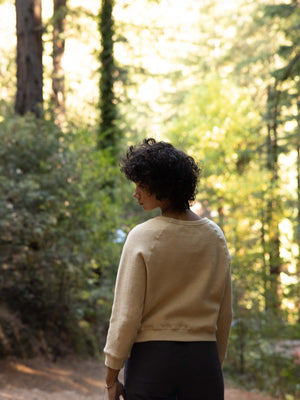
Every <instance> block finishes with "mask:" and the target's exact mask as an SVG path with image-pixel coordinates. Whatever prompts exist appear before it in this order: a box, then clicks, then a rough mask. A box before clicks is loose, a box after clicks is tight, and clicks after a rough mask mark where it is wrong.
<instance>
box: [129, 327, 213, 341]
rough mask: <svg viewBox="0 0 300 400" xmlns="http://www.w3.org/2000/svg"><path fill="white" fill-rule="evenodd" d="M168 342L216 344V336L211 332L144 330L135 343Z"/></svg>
mask: <svg viewBox="0 0 300 400" xmlns="http://www.w3.org/2000/svg"><path fill="white" fill-rule="evenodd" d="M152 340H167V341H176V342H201V341H203V342H215V341H216V335H215V334H214V333H210V332H188V331H184V330H171V329H159V330H144V331H141V332H139V333H138V335H137V338H136V339H135V342H148V341H152Z"/></svg>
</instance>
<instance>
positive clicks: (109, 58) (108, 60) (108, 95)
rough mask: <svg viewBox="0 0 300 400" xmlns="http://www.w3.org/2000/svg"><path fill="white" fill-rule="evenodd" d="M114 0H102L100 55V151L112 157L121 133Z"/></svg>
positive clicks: (115, 151) (115, 152) (98, 145)
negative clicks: (117, 95) (117, 93)
mask: <svg viewBox="0 0 300 400" xmlns="http://www.w3.org/2000/svg"><path fill="white" fill-rule="evenodd" d="M113 6H114V0H102V4H101V10H100V15H99V31H100V35H101V45H102V50H101V53H100V64H101V66H100V70H101V79H100V102H99V103H100V104H99V106H100V126H99V133H98V143H97V147H98V149H109V150H110V152H111V154H112V155H116V154H117V153H118V150H117V148H118V141H119V131H118V128H117V125H116V121H117V115H118V113H117V101H116V98H115V93H114V82H115V76H116V68H115V62H114V51H113V47H114V41H113V35H114V20H113Z"/></svg>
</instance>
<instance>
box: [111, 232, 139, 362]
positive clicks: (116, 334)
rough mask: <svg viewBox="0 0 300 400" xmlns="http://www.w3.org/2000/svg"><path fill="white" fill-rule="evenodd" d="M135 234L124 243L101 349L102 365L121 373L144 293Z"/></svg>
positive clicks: (130, 234) (137, 321) (128, 352)
mask: <svg viewBox="0 0 300 400" xmlns="http://www.w3.org/2000/svg"><path fill="white" fill-rule="evenodd" d="M137 239H138V238H137V237H136V234H134V233H133V231H131V232H130V233H129V235H128V238H127V240H126V242H125V245H124V248H123V251H122V255H121V259H120V265H119V270H118V274H117V279H116V287H115V296H114V302H113V308H112V314H111V318H110V325H109V330H108V334H107V339H106V345H105V348H104V353H105V365H106V366H108V367H110V368H113V369H121V368H122V367H123V366H124V363H125V360H126V359H127V358H128V357H129V355H130V351H131V347H132V345H133V343H134V341H135V338H136V336H137V332H138V329H139V327H140V325H141V319H142V314H143V307H144V298H145V290H146V266H145V262H144V257H143V255H142V252H141V250H138V247H139V246H138V245H137V241H138V240H137Z"/></svg>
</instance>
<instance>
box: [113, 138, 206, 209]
mask: <svg viewBox="0 0 300 400" xmlns="http://www.w3.org/2000/svg"><path fill="white" fill-rule="evenodd" d="M121 172H123V173H124V174H125V176H126V178H127V179H129V180H130V181H133V182H135V183H140V184H142V185H144V186H145V187H146V188H147V189H148V190H149V192H150V193H151V194H153V193H154V194H155V195H156V198H157V199H158V200H164V199H168V200H169V201H170V202H171V205H172V207H174V209H176V210H178V211H179V210H180V211H182V210H186V209H188V208H189V202H190V201H193V200H195V196H196V192H197V183H198V178H199V175H200V168H199V167H198V165H197V164H196V163H195V161H194V159H193V158H192V157H190V156H188V155H187V154H185V153H184V152H183V151H181V150H178V149H176V148H175V147H174V146H172V145H171V144H170V143H166V142H157V141H156V140H155V139H153V138H150V139H144V141H143V142H142V143H141V144H139V145H137V146H130V147H129V149H128V151H127V153H126V156H125V157H124V158H123V159H122V160H121Z"/></svg>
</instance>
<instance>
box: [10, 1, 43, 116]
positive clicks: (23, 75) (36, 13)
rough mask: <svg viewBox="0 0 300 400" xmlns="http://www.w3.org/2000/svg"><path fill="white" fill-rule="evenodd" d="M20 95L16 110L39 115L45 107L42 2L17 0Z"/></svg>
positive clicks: (17, 96)
mask: <svg viewBox="0 0 300 400" xmlns="http://www.w3.org/2000/svg"><path fill="white" fill-rule="evenodd" d="M15 5H16V19H17V95H16V102H15V111H16V112H17V113H18V114H21V115H23V114H25V113H26V112H28V111H31V112H33V113H34V114H35V115H36V116H40V115H41V112H42V105H43V63H42V55H43V44H42V18H41V11H42V10H41V7H42V6H41V0H16V2H15Z"/></svg>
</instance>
